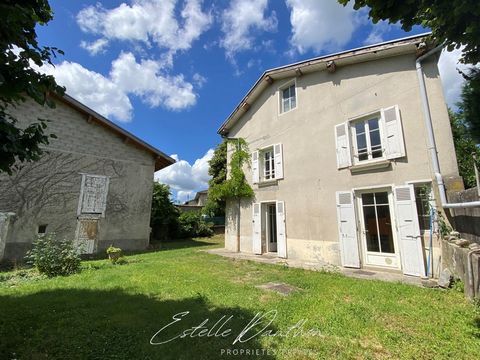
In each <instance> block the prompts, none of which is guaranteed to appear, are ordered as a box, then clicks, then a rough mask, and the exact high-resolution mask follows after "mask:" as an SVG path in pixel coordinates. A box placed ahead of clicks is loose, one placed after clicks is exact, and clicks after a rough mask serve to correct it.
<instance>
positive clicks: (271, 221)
mask: <svg viewBox="0 0 480 360" xmlns="http://www.w3.org/2000/svg"><path fill="white" fill-rule="evenodd" d="M267 248H268V252H277V206H276V204H268V205H267Z"/></svg>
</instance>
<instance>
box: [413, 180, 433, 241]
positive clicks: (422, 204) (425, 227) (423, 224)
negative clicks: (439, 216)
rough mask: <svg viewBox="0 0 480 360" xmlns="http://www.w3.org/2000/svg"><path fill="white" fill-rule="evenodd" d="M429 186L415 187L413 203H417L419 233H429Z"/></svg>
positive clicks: (430, 198) (418, 185)
mask: <svg viewBox="0 0 480 360" xmlns="http://www.w3.org/2000/svg"><path fill="white" fill-rule="evenodd" d="M432 198H433V196H432V187H431V185H430V184H416V185H415V202H416V203H417V215H418V225H419V226H420V231H422V232H426V231H430V202H431V201H432V200H433V199H432Z"/></svg>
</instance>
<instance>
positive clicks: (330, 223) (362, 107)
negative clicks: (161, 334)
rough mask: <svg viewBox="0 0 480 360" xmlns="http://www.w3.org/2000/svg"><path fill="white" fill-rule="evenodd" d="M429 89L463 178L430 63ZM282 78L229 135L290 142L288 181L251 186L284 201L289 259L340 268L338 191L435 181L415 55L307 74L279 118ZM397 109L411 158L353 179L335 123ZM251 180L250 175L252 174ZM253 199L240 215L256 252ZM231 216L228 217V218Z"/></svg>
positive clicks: (231, 240) (446, 163)
mask: <svg viewBox="0 0 480 360" xmlns="http://www.w3.org/2000/svg"><path fill="white" fill-rule="evenodd" d="M425 73H426V84H427V90H428V96H429V101H430V106H431V110H432V117H433V121H434V130H435V135H436V140H437V145H438V154H439V158H440V165H441V168H442V172H443V174H444V175H445V176H458V169H457V165H456V157H455V151H454V149H453V140H452V137H451V130H450V124H449V119H448V113H447V108H446V105H445V101H444V97H443V93H442V87H441V82H440V78H439V74H438V70H437V66H436V63H435V62H434V61H433V60H432V61H430V62H427V63H425ZM290 80H291V79H286V80H284V81H275V82H274V83H273V84H272V85H270V87H269V88H268V89H267V90H265V91H264V93H263V94H262V95H261V96H260V98H259V99H258V100H257V101H256V102H255V103H253V104H252V106H251V108H250V109H249V110H248V112H246V113H245V115H243V117H242V118H241V119H240V120H239V122H238V123H237V124H236V125H235V126H234V127H233V129H232V130H231V131H230V133H229V136H231V137H242V138H244V139H246V141H247V142H248V143H249V147H250V150H251V151H253V150H255V149H258V148H262V147H266V146H269V145H272V144H275V143H282V144H283V158H284V174H285V178H284V179H283V180H279V181H278V183H277V184H273V185H269V186H258V185H254V186H253V185H252V186H253V188H254V190H255V195H256V196H255V199H254V201H256V202H259V201H267V200H284V201H285V209H286V233H287V254H288V257H289V258H296V259H303V260H305V261H327V262H329V263H333V264H340V254H339V247H338V230H337V217H336V201H335V192H336V191H345V190H351V189H353V188H361V187H372V186H381V185H392V184H395V185H400V184H405V182H407V181H414V180H431V179H432V177H433V176H432V170H431V163H430V158H429V154H428V150H427V140H426V139H427V137H426V129H425V126H424V120H423V113H422V107H421V101H420V94H419V85H418V79H417V75H416V72H415V56H414V54H411V55H403V56H398V57H394V58H389V59H382V60H377V61H370V62H365V63H360V64H355V65H351V66H346V67H340V68H338V69H337V71H336V72H335V73H333V74H331V73H328V72H326V71H322V72H316V73H311V74H305V75H304V76H302V77H298V78H297V79H296V82H297V103H298V105H297V108H296V109H295V110H292V111H290V112H288V113H285V114H279V113H278V108H279V97H278V96H279V95H278V88H279V87H281V86H282V85H283V84H285V83H286V82H288V81H290ZM395 104H398V105H399V108H400V112H401V116H402V123H403V131H404V138H405V143H406V152H407V156H406V157H405V158H402V159H398V160H397V161H395V162H393V163H392V164H391V166H390V167H389V168H386V169H380V170H371V171H368V172H364V173H357V174H352V173H351V172H350V170H348V169H343V170H337V165H336V148H335V137H334V126H335V125H337V124H340V123H342V122H344V121H346V120H347V119H349V118H352V117H355V116H358V115H362V114H365V113H368V112H371V111H375V110H378V109H380V108H383V107H388V106H392V105H395ZM246 176H247V179H248V180H249V181H251V172H250V170H249V169H246ZM251 203H252V201H249V202H244V203H243V206H242V210H241V246H240V249H241V251H244V252H252V241H251V234H252V208H251ZM236 211H237V210H236V204H233V205H232V204H231V203H229V204H228V206H227V228H226V229H227V230H226V248H227V249H231V250H234V247H235V241H236V230H235V216H233V214H235V212H236ZM229 214H230V215H231V216H228V215H229Z"/></svg>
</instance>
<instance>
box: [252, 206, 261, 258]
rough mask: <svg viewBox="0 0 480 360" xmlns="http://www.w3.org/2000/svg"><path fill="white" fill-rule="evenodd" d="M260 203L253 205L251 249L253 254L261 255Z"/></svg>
mask: <svg viewBox="0 0 480 360" xmlns="http://www.w3.org/2000/svg"><path fill="white" fill-rule="evenodd" d="M260 209H261V205H260V203H254V204H253V224H252V225H253V228H252V247H253V253H254V254H261V253H262V217H261V213H260Z"/></svg>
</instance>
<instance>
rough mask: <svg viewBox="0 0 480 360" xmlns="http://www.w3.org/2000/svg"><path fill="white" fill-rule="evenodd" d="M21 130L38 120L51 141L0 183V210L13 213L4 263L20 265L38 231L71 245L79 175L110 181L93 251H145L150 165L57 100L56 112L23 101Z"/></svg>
mask: <svg viewBox="0 0 480 360" xmlns="http://www.w3.org/2000/svg"><path fill="white" fill-rule="evenodd" d="M14 114H15V116H16V117H17V118H18V119H19V120H20V124H21V125H26V124H28V123H30V122H32V121H35V120H36V118H37V117H43V118H46V119H50V120H51V122H50V123H49V124H48V129H47V131H48V132H51V133H54V134H55V135H57V137H58V139H54V140H52V141H51V143H50V145H49V146H48V148H47V149H46V150H47V152H46V153H45V155H44V156H43V157H42V158H41V160H40V161H38V162H34V163H28V164H24V165H21V166H20V168H19V170H18V171H16V172H15V173H14V174H13V175H12V176H5V175H3V176H1V177H0V211H3V212H6V211H8V212H13V213H15V217H14V218H13V222H12V223H11V226H10V230H9V236H8V239H7V241H6V244H5V254H4V259H21V258H22V257H23V255H24V254H25V252H26V250H27V249H29V248H30V247H31V243H32V241H33V240H34V239H35V237H36V234H37V231H38V226H39V225H42V224H48V226H47V232H55V233H57V235H58V236H59V237H65V238H72V239H73V238H74V236H75V230H76V225H77V208H78V203H79V197H80V186H81V180H82V173H86V174H92V175H105V176H108V177H109V178H110V182H109V190H108V196H107V207H106V212H105V217H104V218H100V220H99V225H98V235H97V239H98V243H97V248H98V250H99V251H100V250H102V249H104V248H106V247H108V246H109V245H111V244H114V245H115V246H119V247H121V248H124V249H143V248H145V247H146V246H147V245H148V241H149V233H150V227H149V226H150V208H151V200H152V187H153V172H154V159H153V156H152V155H150V154H149V153H148V152H146V151H144V150H141V149H139V148H137V147H135V146H133V145H132V144H128V143H125V142H124V140H123V139H122V138H120V137H119V136H117V135H116V134H114V133H112V132H111V131H109V130H108V129H106V128H104V127H102V126H100V125H96V124H94V123H89V122H87V121H86V117H85V115H83V114H81V113H79V112H78V111H76V110H74V109H73V108H71V107H69V106H68V105H65V104H64V103H62V102H60V101H57V108H56V109H49V108H42V107H40V106H39V105H37V104H36V103H33V102H31V101H28V102H27V103H25V105H23V106H21V107H19V108H18V109H16V111H15V112H14Z"/></svg>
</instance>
